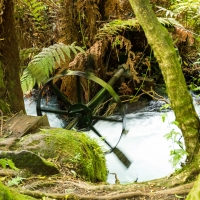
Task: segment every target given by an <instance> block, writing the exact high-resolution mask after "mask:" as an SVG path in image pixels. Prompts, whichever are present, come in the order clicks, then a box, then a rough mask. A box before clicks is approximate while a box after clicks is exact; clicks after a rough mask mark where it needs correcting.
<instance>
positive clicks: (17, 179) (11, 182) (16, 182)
mask: <svg viewBox="0 0 200 200" xmlns="http://www.w3.org/2000/svg"><path fill="white" fill-rule="evenodd" d="M23 179H24V178H22V177H20V176H17V177H15V178H12V179H11V180H9V181H8V183H7V186H8V187H11V186H14V185H15V186H18V185H19V184H20V183H21V182H22V180H23Z"/></svg>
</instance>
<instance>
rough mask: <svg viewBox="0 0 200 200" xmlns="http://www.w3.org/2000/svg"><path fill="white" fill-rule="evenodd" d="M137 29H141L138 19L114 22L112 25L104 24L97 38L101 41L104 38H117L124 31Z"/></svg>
mask: <svg viewBox="0 0 200 200" xmlns="http://www.w3.org/2000/svg"><path fill="white" fill-rule="evenodd" d="M136 28H139V23H138V21H137V20H136V19H129V20H114V21H112V22H110V23H106V24H104V26H103V27H102V28H101V29H99V32H98V33H97V35H96V36H95V37H96V39H101V38H104V37H109V36H116V35H118V34H119V33H120V32H121V31H122V30H124V29H136Z"/></svg>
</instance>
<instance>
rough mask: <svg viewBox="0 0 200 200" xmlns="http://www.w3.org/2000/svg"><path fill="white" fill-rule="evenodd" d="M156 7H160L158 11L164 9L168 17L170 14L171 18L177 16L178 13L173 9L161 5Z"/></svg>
mask: <svg viewBox="0 0 200 200" xmlns="http://www.w3.org/2000/svg"><path fill="white" fill-rule="evenodd" d="M156 7H157V8H158V9H159V10H158V11H157V12H160V11H164V12H165V16H166V17H168V16H170V17H171V18H172V17H176V14H175V13H174V12H173V11H171V10H168V9H166V8H163V7H161V6H156Z"/></svg>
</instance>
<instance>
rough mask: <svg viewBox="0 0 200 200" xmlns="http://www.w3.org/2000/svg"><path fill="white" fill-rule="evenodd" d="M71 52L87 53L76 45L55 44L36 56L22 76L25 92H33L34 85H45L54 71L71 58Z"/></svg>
mask: <svg viewBox="0 0 200 200" xmlns="http://www.w3.org/2000/svg"><path fill="white" fill-rule="evenodd" d="M71 51H72V52H73V53H74V54H77V53H78V52H77V51H80V52H83V53H85V51H84V50H83V49H82V48H81V47H79V46H76V45H75V43H72V44H71V45H65V44H63V43H59V44H54V45H52V46H49V47H48V48H43V50H42V51H41V52H40V53H39V54H37V55H36V56H34V58H33V59H32V60H31V62H30V63H29V64H28V67H27V68H26V69H25V70H24V72H23V74H22V76H21V86H22V90H23V92H27V91H30V90H32V88H33V87H34V85H35V84H36V83H37V84H39V85H40V84H41V83H44V82H45V81H47V79H48V78H49V76H50V75H52V74H53V70H54V69H55V68H56V66H61V64H63V63H65V62H66V57H68V58H71Z"/></svg>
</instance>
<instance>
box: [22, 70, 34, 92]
mask: <svg viewBox="0 0 200 200" xmlns="http://www.w3.org/2000/svg"><path fill="white" fill-rule="evenodd" d="M20 81H21V87H22V91H23V92H24V93H26V92H30V91H31V90H32V89H33V87H34V85H35V83H36V81H35V79H34V78H33V77H32V76H31V74H30V73H29V71H28V70H27V69H25V70H24V72H23V74H22V76H21V79H20Z"/></svg>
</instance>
